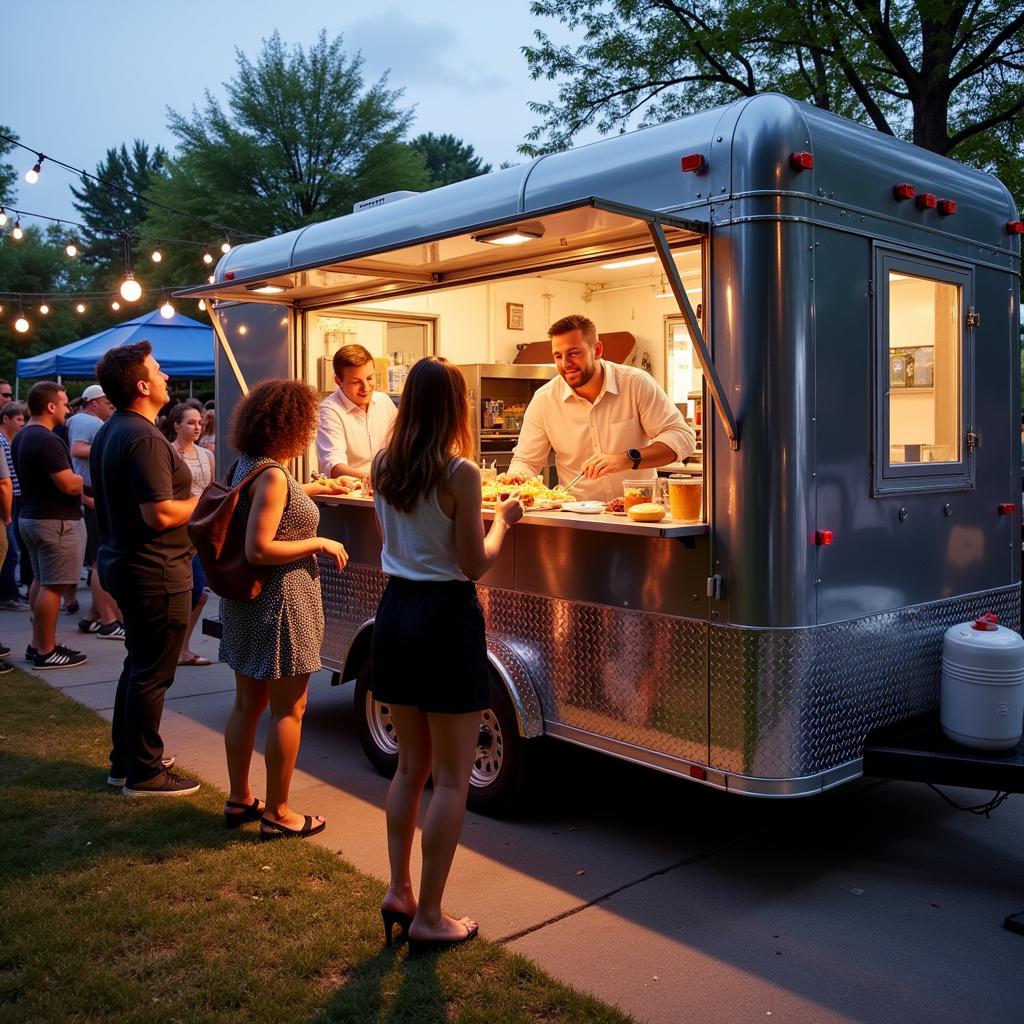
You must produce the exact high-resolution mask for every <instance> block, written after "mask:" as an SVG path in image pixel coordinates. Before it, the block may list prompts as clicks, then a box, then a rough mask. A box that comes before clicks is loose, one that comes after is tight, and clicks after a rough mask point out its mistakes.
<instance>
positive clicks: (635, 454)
mask: <svg viewBox="0 0 1024 1024" xmlns="http://www.w3.org/2000/svg"><path fill="white" fill-rule="evenodd" d="M626 458H627V459H631V460H632V462H633V468H634V469H639V468H640V460H641V459H642V458H643V456H642V455H641V454H640V449H639V448H630V449H629V450H628V451H627V452H626Z"/></svg>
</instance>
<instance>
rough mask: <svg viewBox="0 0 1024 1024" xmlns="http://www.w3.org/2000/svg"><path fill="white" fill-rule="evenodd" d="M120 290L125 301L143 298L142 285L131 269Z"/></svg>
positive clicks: (136, 300) (135, 300)
mask: <svg viewBox="0 0 1024 1024" xmlns="http://www.w3.org/2000/svg"><path fill="white" fill-rule="evenodd" d="M120 291H121V298H122V299H124V301H125V302H138V301H139V299H141V298H142V285H141V284H139V282H138V281H136V280H135V278H134V277H133V276H132V273H131V271H129V272H128V273H127V274H125V276H124V280H123V281H122V282H121V289H120Z"/></svg>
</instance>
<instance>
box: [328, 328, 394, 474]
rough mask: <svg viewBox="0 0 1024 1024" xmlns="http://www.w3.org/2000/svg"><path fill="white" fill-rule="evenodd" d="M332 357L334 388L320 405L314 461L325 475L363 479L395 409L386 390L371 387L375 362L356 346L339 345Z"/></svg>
mask: <svg viewBox="0 0 1024 1024" xmlns="http://www.w3.org/2000/svg"><path fill="white" fill-rule="evenodd" d="M333 362H334V381H335V383H336V384H337V385H338V389H337V390H336V391H333V392H331V394H329V395H328V396H327V397H326V398H325V399H324V400H323V402H321V404H320V426H319V429H318V430H317V432H316V456H317V461H318V462H319V464H320V472H321V473H322V474H323V475H324V476H326V477H342V478H344V482H346V483H349V484H354V483H355V482H356V481H360V482H362V483H364V484H365V483H366V482H367V481H368V480H369V478H370V464H371V463H372V462H373V457H374V456H375V455H376V454H377V452H379V451H380V450H381V448H383V447H384V445H385V443H386V441H387V437H388V434H389V433H390V431H391V425H392V424H393V423H394V422H395V417H396V415H397V412H396V410H395V406H394V403H393V402H392V401H391V399H390V398H389V397H388V396H387V395H384V394H381V393H380V392H379V391H376V390H374V380H375V376H376V367H375V366H374V362H373V356H372V355H371V354H370V352H369V351H368V350H367V349H365V348H363V346H362V345H343V346H342V347H341V348H339V349H338V351H337V352H335V353H334V360H333ZM350 478H351V479H350Z"/></svg>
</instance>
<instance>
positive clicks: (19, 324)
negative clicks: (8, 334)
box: [14, 313, 28, 334]
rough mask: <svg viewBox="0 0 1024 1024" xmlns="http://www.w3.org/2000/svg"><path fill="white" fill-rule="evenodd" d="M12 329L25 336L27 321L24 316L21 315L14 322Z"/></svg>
mask: <svg viewBox="0 0 1024 1024" xmlns="http://www.w3.org/2000/svg"><path fill="white" fill-rule="evenodd" d="M14 329H15V330H16V331H17V332H18V333H19V334H25V333H27V332H28V321H27V320H26V319H25V314H24V313H21V314H19V316H18V319H17V320H15V321H14Z"/></svg>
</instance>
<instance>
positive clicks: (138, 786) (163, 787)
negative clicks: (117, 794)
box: [121, 771, 199, 796]
mask: <svg viewBox="0 0 1024 1024" xmlns="http://www.w3.org/2000/svg"><path fill="white" fill-rule="evenodd" d="M121 792H122V793H124V795H125V796H188V795H189V794H191V793H197V792H199V783H198V782H196V780H195V779H183V778H182V777H181V776H180V775H175V774H174V772H168V771H165V772H162V773H161V774H160V775H157V776H156V777H155V778H152V779H146V781H145V782H137V783H135V785H134V786H127V785H126V786H125V787H124V789H122V790H121Z"/></svg>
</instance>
